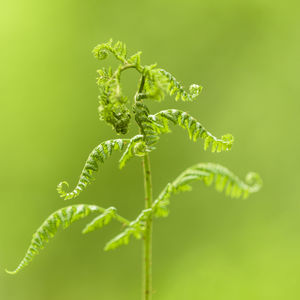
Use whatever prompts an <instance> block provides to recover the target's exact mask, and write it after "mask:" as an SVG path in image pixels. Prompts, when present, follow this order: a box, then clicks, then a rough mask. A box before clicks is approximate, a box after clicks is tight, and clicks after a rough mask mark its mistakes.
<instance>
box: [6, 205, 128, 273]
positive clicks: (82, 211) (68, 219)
mask: <svg viewBox="0 0 300 300" xmlns="http://www.w3.org/2000/svg"><path fill="white" fill-rule="evenodd" d="M95 212H98V213H102V214H101V215H100V216H99V217H97V218H96V219H95V220H93V221H92V222H91V223H89V224H88V225H87V226H86V227H85V229H84V230H83V233H87V232H90V231H93V230H95V229H97V228H101V227H103V226H104V225H106V224H108V223H109V222H110V220H111V219H115V220H117V221H118V222H120V223H122V224H123V225H125V226H128V225H129V224H130V222H129V221H128V220H126V219H125V218H123V217H121V216H120V215H118V214H117V213H116V208H114V207H109V208H107V209H105V208H102V207H100V206H96V205H88V204H78V205H72V206H67V207H64V208H61V209H59V210H57V211H56V212H54V213H53V214H51V215H50V216H49V217H48V218H47V219H46V220H45V221H44V223H43V224H42V225H41V226H40V227H39V228H38V230H37V231H36V232H35V233H34V234H33V237H32V240H31V243H30V246H29V248H28V250H27V252H26V254H25V257H24V258H23V259H22V261H21V263H20V264H19V265H18V267H17V268H16V269H15V270H14V271H7V270H6V272H7V273H9V274H16V273H18V272H19V271H20V270H21V269H23V268H24V267H25V266H27V265H28V264H29V263H30V262H31V261H32V260H33V258H34V257H35V256H36V255H37V254H39V252H40V250H42V249H43V248H44V247H45V245H46V244H47V243H48V242H49V240H50V239H51V238H53V237H54V236H55V234H56V232H57V230H58V228H59V227H60V226H62V227H63V229H66V228H67V227H69V226H70V225H71V224H72V223H74V222H75V221H77V220H80V219H83V218H85V217H87V216H88V215H90V214H91V213H95Z"/></svg>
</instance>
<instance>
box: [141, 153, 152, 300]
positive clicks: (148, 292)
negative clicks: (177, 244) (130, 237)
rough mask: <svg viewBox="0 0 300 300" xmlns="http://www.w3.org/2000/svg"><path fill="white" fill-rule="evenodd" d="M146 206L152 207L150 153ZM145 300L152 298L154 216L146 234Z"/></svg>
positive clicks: (145, 163)
mask: <svg viewBox="0 0 300 300" xmlns="http://www.w3.org/2000/svg"><path fill="white" fill-rule="evenodd" d="M143 169H144V186H145V208H146V209H147V208H151V207H152V180H151V170H150V158H149V154H146V155H145V156H144V161H143ZM143 299H144V300H151V299H152V216H150V217H149V218H148V219H147V221H146V230H145V235H144V292H143Z"/></svg>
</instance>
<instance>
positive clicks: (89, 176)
mask: <svg viewBox="0 0 300 300" xmlns="http://www.w3.org/2000/svg"><path fill="white" fill-rule="evenodd" d="M129 142H130V140H129V139H116V140H108V141H106V142H102V143H101V144H100V145H98V146H97V147H96V148H94V150H93V151H92V152H91V154H90V155H89V157H88V159H87V161H86V163H85V165H84V167H83V170H82V172H81V175H80V177H79V181H78V183H77V185H76V187H75V188H74V190H73V191H71V192H66V191H65V190H64V189H63V185H67V186H68V183H67V182H66V181H62V182H61V183H59V184H58V186H57V191H58V193H59V194H60V197H62V198H64V199H65V200H68V199H73V198H77V197H78V196H79V194H80V193H81V192H82V191H83V190H85V189H86V187H87V185H88V184H91V183H92V181H93V179H94V177H93V173H94V172H96V171H98V169H99V167H98V164H99V163H104V160H105V159H107V158H108V157H110V156H111V154H112V151H113V150H123V148H124V145H126V144H127V143H129Z"/></svg>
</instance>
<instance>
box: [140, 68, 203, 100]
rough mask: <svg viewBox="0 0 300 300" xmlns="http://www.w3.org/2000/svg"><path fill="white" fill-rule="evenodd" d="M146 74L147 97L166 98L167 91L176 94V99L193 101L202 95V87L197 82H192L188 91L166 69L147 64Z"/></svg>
mask: <svg viewBox="0 0 300 300" xmlns="http://www.w3.org/2000/svg"><path fill="white" fill-rule="evenodd" d="M144 75H145V77H146V81H145V86H144V92H145V94H146V96H147V98H150V99H154V100H158V101H160V100H162V99H164V96H165V93H167V94H168V95H170V96H173V95H174V96H175V100H176V101H177V100H179V99H181V100H182V101H193V100H194V99H195V98H196V97H197V96H199V95H200V93H201V91H202V87H201V86H200V85H197V84H192V85H191V86H190V87H189V92H186V91H185V89H184V87H183V86H182V85H181V84H180V83H179V82H178V81H177V79H176V78H175V77H174V76H173V75H172V74H171V73H169V72H167V71H166V70H164V69H160V68H156V64H155V65H151V66H145V67H144Z"/></svg>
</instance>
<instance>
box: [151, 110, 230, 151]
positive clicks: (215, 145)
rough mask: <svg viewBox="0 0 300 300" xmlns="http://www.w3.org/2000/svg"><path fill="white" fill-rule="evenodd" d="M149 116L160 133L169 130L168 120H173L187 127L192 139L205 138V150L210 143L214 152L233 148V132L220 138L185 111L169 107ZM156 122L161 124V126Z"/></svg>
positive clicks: (174, 122) (153, 126)
mask: <svg viewBox="0 0 300 300" xmlns="http://www.w3.org/2000/svg"><path fill="white" fill-rule="evenodd" d="M148 117H149V119H151V120H152V121H153V122H154V123H153V125H152V128H154V129H156V131H158V132H159V133H160V132H168V131H169V128H168V121H171V122H172V123H173V124H174V125H176V124H179V125H180V126H181V127H183V128H184V129H187V130H188V133H189V137H190V139H191V140H193V141H197V139H199V138H200V139H203V140H204V150H207V149H208V148H209V146H210V145H211V146H212V147H211V151H212V152H221V151H228V150H230V149H231V146H232V143H233V137H232V135H231V134H227V135H224V136H222V138H221V139H218V138H216V137H215V136H213V135H212V134H211V133H210V132H208V131H207V130H206V129H205V128H204V127H203V126H202V125H201V123H200V122H198V121H197V120H196V119H195V118H193V117H192V116H190V115H189V114H188V113H186V112H184V111H181V110H177V109H167V110H163V111H160V112H158V113H156V114H154V115H149V116H148ZM156 124H159V125H160V127H158V126H157V125H156Z"/></svg>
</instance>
